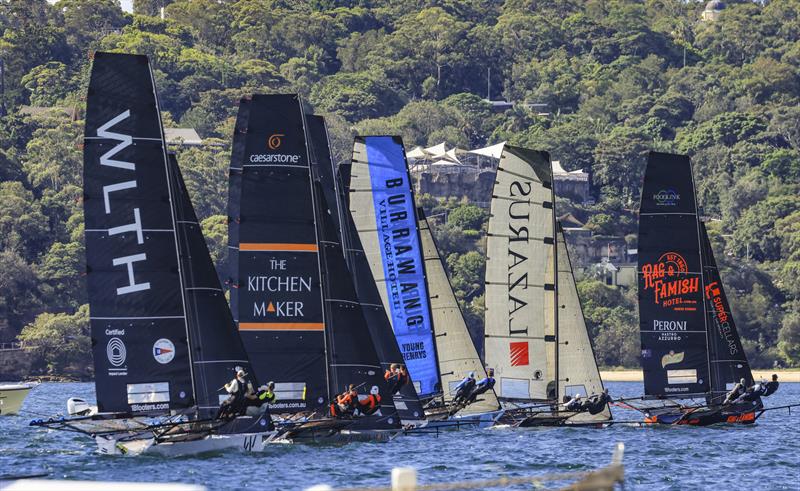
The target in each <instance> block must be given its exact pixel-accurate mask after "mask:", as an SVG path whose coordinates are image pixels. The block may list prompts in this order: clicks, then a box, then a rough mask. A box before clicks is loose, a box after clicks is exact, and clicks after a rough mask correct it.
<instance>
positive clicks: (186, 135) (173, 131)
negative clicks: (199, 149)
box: [164, 128, 203, 145]
mask: <svg viewBox="0 0 800 491" xmlns="http://www.w3.org/2000/svg"><path fill="white" fill-rule="evenodd" d="M164 138H165V139H166V140H167V144H172V145H202V144H203V139H202V138H200V135H198V134H197V132H196V131H195V130H194V128H164Z"/></svg>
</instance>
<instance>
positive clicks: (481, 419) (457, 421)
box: [425, 409, 505, 429]
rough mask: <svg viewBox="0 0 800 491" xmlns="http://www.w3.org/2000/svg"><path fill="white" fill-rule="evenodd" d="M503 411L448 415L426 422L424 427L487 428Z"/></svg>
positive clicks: (492, 424)
mask: <svg viewBox="0 0 800 491" xmlns="http://www.w3.org/2000/svg"><path fill="white" fill-rule="evenodd" d="M504 412H505V411H504V410H502V409H500V410H497V411H490V412H488V413H476V414H467V415H463V416H462V415H459V414H456V415H455V416H450V417H449V418H447V419H442V420H439V421H429V422H428V424H427V425H426V426H425V429H429V428H441V429H446V428H463V427H472V428H489V427H491V426H494V424H495V423H496V422H497V420H498V419H500V417H501V416H502V415H503V413H504Z"/></svg>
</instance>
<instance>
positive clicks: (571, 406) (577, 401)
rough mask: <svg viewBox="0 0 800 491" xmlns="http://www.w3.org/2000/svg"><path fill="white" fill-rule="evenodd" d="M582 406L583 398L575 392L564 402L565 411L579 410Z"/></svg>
mask: <svg viewBox="0 0 800 491" xmlns="http://www.w3.org/2000/svg"><path fill="white" fill-rule="evenodd" d="M582 407H583V400H582V398H581V395H580V394H575V395H574V396H573V397H572V399H570V400H569V401H567V402H565V403H564V409H566V410H567V411H580V410H581V409H582Z"/></svg>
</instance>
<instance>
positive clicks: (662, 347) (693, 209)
mask: <svg viewBox="0 0 800 491" xmlns="http://www.w3.org/2000/svg"><path fill="white" fill-rule="evenodd" d="M694 189H695V188H694V178H693V176H692V168H691V163H690V161H689V158H688V157H686V156H682V155H671V154H664V153H657V152H651V153H650V156H649V159H648V163H647V171H646V172H645V176H644V185H643V187H642V200H641V207H640V213H639V265H638V273H639V274H638V277H639V331H640V335H641V341H642V358H641V359H642V369H643V371H644V387H645V395H647V396H655V397H664V396H672V397H677V396H681V397H689V396H693V395H705V394H707V393H708V392H709V390H710V388H711V383H710V375H711V374H710V370H709V364H710V360H709V350H708V334H707V333H708V330H707V318H706V315H705V309H704V298H703V293H704V281H703V265H702V260H701V256H700V249H701V244H700V226H699V220H698V217H697V204H696V202H695V191H694Z"/></svg>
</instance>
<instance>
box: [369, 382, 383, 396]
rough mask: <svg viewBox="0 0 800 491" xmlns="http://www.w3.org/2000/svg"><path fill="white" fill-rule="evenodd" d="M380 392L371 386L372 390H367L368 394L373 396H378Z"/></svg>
mask: <svg viewBox="0 0 800 491" xmlns="http://www.w3.org/2000/svg"><path fill="white" fill-rule="evenodd" d="M380 392H381V391H380V389H379V388H378V386H377V385H373V386H372V388H371V389H370V390H369V393H370V394H372V395H374V396H376V395H378V394H380Z"/></svg>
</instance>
